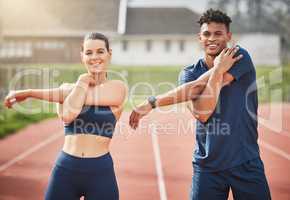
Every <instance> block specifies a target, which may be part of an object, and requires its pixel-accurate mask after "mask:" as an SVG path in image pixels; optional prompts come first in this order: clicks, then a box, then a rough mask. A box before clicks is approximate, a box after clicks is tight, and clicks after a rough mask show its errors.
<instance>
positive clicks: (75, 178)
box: [45, 152, 119, 200]
mask: <svg viewBox="0 0 290 200" xmlns="http://www.w3.org/2000/svg"><path fill="white" fill-rule="evenodd" d="M82 196H84V197H85V200H96V199H106V200H118V199H119V192H118V185H117V181H116V177H115V172H114V167H113V161H112V157H111V155H110V154H109V153H107V154H105V155H103V156H100V157H97V158H78V157H75V156H71V155H69V154H67V153H65V152H61V153H60V155H59V157H58V159H57V161H56V165H55V167H54V169H53V171H52V174H51V178H50V182H49V185H48V189H47V192H46V195H45V200H79V199H80V197H82Z"/></svg>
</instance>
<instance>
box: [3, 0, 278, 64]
mask: <svg viewBox="0 0 290 200" xmlns="http://www.w3.org/2000/svg"><path fill="white" fill-rule="evenodd" d="M136 2H137V1H134V0H131V1H129V3H128V0H86V1H79V0H78V1H71V0H50V1H38V0H26V1H25V2H24V1H23V2H22V1H19V0H9V1H6V0H0V3H1V4H0V5H1V6H0V16H1V20H0V27H1V29H0V30H1V32H2V37H3V40H2V42H1V45H0V59H1V63H13V62H14V63H17V62H22V63H25V62H30V63H36V62H39V63H44V62H49V63H60V62H79V60H80V59H79V49H80V44H81V42H82V38H83V36H84V34H85V33H86V32H90V31H98V32H102V33H105V34H106V35H108V36H109V38H111V40H112V43H111V46H112V49H113V60H112V63H113V64H116V65H132V66H138V65H146V66H149V65H152V66H156V65H163V66H169V65H175V66H176V65H181V66H183V65H188V64H192V63H194V62H196V60H197V59H198V58H199V57H201V56H202V49H201V48H200V46H199V43H198V41H197V33H198V31H199V25H198V24H197V21H198V19H199V16H200V14H198V13H196V12H195V11H193V10H194V9H193V7H194V6H193V3H190V4H187V3H186V2H189V1H187V0H183V1H182V2H183V3H184V4H183V5H184V6H181V4H179V5H178V3H177V1H174V2H175V3H171V4H170V3H168V5H165V4H164V3H162V2H165V1H162V2H161V1H159V3H158V4H156V3H155V4H156V5H155V6H154V7H150V5H149V4H148V3H145V4H142V3H141V4H140V3H139V4H138V3H136ZM144 2H149V1H144ZM151 2H155V1H151ZM172 2H173V1H172ZM190 2H192V1H190ZM142 5H143V6H142ZM162 5H164V6H162ZM35 12H37V17H35ZM20 19H21V20H20ZM0 35H1V33H0ZM234 39H235V41H236V43H237V44H240V45H241V46H242V47H245V48H246V49H247V50H248V51H249V53H250V54H251V56H252V58H253V61H254V63H255V64H257V65H280V63H281V61H280V60H281V59H280V37H279V36H278V35H273V34H268V35H265V34H260V33H259V34H245V35H235V37H234ZM0 41H1V39H0Z"/></svg>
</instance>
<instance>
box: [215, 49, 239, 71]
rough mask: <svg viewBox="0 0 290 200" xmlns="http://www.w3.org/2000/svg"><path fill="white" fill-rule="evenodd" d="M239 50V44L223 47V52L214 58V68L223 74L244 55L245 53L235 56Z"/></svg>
mask: <svg viewBox="0 0 290 200" xmlns="http://www.w3.org/2000/svg"><path fill="white" fill-rule="evenodd" d="M238 50H239V47H237V46H236V47H233V48H225V49H223V50H222V52H221V53H220V54H219V55H218V56H217V57H216V58H215V59H214V68H215V69H216V70H218V71H219V72H220V73H222V74H223V73H225V72H227V71H228V70H229V69H230V68H231V67H232V66H233V64H234V63H235V62H237V61H238V60H240V59H241V58H242V57H243V55H238V56H236V57H234V56H235V54H236V53H237V52H238Z"/></svg>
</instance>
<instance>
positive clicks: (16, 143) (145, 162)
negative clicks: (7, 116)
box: [0, 104, 290, 200]
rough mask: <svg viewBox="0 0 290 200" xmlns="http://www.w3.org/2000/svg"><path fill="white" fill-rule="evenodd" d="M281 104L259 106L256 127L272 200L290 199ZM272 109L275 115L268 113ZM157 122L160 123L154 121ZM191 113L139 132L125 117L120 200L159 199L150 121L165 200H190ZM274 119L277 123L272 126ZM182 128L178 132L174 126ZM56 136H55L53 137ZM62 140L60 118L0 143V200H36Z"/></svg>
mask: <svg viewBox="0 0 290 200" xmlns="http://www.w3.org/2000/svg"><path fill="white" fill-rule="evenodd" d="M278 108H279V105H274V107H273V108H272V109H271V112H270V109H269V105H267V106H261V108H260V114H261V115H262V116H263V118H264V119H267V118H269V119H268V121H267V122H266V123H264V124H265V126H262V125H260V126H259V138H260V142H261V145H260V149H261V156H262V159H263V161H264V164H265V169H266V175H267V177H268V181H269V185H270V189H271V193H272V199H273V200H289V199H290V124H286V122H287V120H289V119H290V105H286V104H284V105H283V110H282V111H283V112H282V113H281V114H282V119H283V123H282V127H280V128H281V130H278V129H277V130H276V131H273V130H272V131H271V130H270V127H271V129H272V128H273V127H275V125H276V126H277V125H279V123H280V122H281V120H280V121H279V109H278ZM273 110H274V111H275V113H274V116H273V117H272V118H271V116H272V115H271V114H273ZM157 119H158V121H159V122H158V123H156V120H157ZM190 120H191V116H190V114H189V113H187V112H185V113H167V114H160V113H156V112H155V113H153V114H151V115H150V116H149V117H147V118H145V119H144V120H143V123H142V125H143V128H139V129H138V130H137V131H132V130H131V129H130V128H129V127H128V125H127V124H128V123H127V122H128V113H124V114H123V116H122V118H121V121H120V123H119V128H118V129H117V132H116V133H115V137H114V139H113V142H112V144H111V149H112V152H111V154H112V156H113V158H114V163H115V170H116V174H117V178H118V184H119V189H120V197H121V198H120V199H121V200H155V199H156V200H157V199H160V192H159V187H158V186H159V185H158V177H157V172H156V162H155V160H154V158H155V157H154V156H155V154H154V151H153V145H152V137H151V135H150V134H149V133H151V132H152V128H150V127H148V126H146V125H148V124H150V123H154V124H155V125H157V131H156V132H157V133H158V140H159V148H160V156H161V165H162V169H163V178H164V182H165V188H166V196H167V199H168V200H183V199H188V192H189V187H190V181H191V174H192V168H191V156H192V149H193V147H194V135H193V133H192V132H191V131H190V129H188V130H186V128H189V127H186V126H187V124H188V123H190ZM275 120H276V122H275ZM178 125H179V126H180V125H181V129H180V128H179V129H177V126H178ZM56 134H57V135H56ZM62 142H63V136H62V127H61V123H60V122H59V120H55V119H53V120H47V121H44V122H42V123H39V124H36V125H32V126H29V127H28V128H26V129H24V130H22V131H21V132H20V133H18V134H15V135H12V136H10V137H7V138H5V139H3V140H0V152H1V153H0V200H20V199H21V200H26V199H27V200H40V199H43V194H44V191H45V188H46V185H47V181H48V177H49V174H50V170H51V168H52V166H53V163H54V160H55V158H56V155H57V152H58V151H59V150H60V149H61V145H62Z"/></svg>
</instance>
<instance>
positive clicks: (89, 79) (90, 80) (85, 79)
mask: <svg viewBox="0 0 290 200" xmlns="http://www.w3.org/2000/svg"><path fill="white" fill-rule="evenodd" d="M78 82H82V83H85V84H88V85H89V86H92V87H93V86H95V85H96V84H97V81H96V80H95V79H94V77H93V76H92V75H90V74H88V73H84V74H81V75H80V76H79V78H78Z"/></svg>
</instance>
